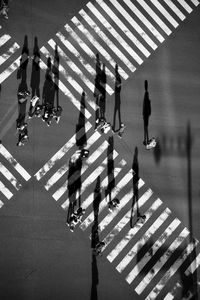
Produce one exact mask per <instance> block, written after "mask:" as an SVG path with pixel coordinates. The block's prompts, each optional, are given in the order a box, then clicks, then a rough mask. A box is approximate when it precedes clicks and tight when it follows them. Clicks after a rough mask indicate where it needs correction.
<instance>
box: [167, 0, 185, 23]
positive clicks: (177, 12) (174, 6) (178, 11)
mask: <svg viewBox="0 0 200 300" xmlns="http://www.w3.org/2000/svg"><path fill="white" fill-rule="evenodd" d="M164 1H165V3H166V4H167V5H168V6H169V7H170V8H171V10H172V11H173V12H174V13H175V14H176V15H177V16H178V17H179V19H181V21H183V20H184V19H185V15H184V14H183V13H182V12H181V11H180V9H179V8H178V7H177V6H176V5H175V4H174V3H173V2H172V1H168V0H164Z"/></svg>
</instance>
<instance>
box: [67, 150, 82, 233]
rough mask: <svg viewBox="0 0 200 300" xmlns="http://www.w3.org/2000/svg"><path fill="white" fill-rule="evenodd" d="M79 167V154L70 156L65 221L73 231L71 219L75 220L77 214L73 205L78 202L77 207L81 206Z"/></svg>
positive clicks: (80, 166)
mask: <svg viewBox="0 0 200 300" xmlns="http://www.w3.org/2000/svg"><path fill="white" fill-rule="evenodd" d="M81 168H82V158H81V157H80V156H78V157H77V156H76V155H74V156H72V157H71V158H70V160H69V169H68V198H69V208H68V213H67V221H66V223H67V224H68V225H69V226H70V230H71V231H73V229H74V226H75V224H74V223H73V221H76V222H77V216H76V213H75V206H76V204H77V202H78V209H80V208H81V185H82V182H81ZM77 211H78V210H77Z"/></svg>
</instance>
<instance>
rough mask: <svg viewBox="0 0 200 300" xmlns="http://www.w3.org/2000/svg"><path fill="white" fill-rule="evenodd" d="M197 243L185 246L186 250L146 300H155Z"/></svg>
mask: <svg viewBox="0 0 200 300" xmlns="http://www.w3.org/2000/svg"><path fill="white" fill-rule="evenodd" d="M197 244H198V241H196V242H195V243H189V244H188V245H187V248H186V249H185V250H184V251H183V253H182V255H181V256H179V258H178V259H177V260H176V261H175V263H174V264H173V265H172V266H171V267H170V269H169V270H168V271H167V272H166V273H165V275H164V276H163V277H162V278H161V279H160V281H159V282H158V283H157V285H156V286H155V288H154V289H153V290H152V291H151V293H150V294H149V295H148V296H147V297H146V300H153V299H156V297H157V296H158V294H159V293H160V291H161V290H162V289H163V288H164V286H165V285H166V283H167V281H168V280H169V278H170V277H172V276H173V275H174V274H175V272H176V271H177V270H178V269H179V267H180V266H181V265H182V263H183V262H184V261H185V259H186V258H187V257H188V256H189V255H190V254H191V252H192V251H193V250H194V249H195V247H196V246H197Z"/></svg>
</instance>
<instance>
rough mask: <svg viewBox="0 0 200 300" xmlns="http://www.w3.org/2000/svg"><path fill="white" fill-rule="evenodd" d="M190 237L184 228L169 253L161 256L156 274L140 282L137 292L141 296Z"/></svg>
mask: <svg viewBox="0 0 200 300" xmlns="http://www.w3.org/2000/svg"><path fill="white" fill-rule="evenodd" d="M188 235H189V231H188V230H187V228H184V229H183V230H182V232H181V233H180V234H179V236H178V237H177V238H176V239H175V240H174V241H173V242H172V243H171V245H170V246H169V248H168V249H167V251H166V252H165V253H164V254H163V255H162V256H161V258H160V260H159V261H157V263H156V264H155V265H154V267H153V268H154V272H149V273H148V274H147V275H146V276H145V277H144V278H143V279H142V281H140V283H139V284H138V286H137V287H136V288H135V291H136V292H137V293H138V294H139V295H140V294H141V293H142V292H143V291H144V289H145V288H146V287H147V285H148V284H149V283H150V282H151V280H152V279H153V277H154V276H155V275H156V274H157V273H158V272H159V270H160V269H161V268H162V266H163V265H164V264H165V263H166V262H167V260H168V259H169V257H170V256H171V255H172V253H173V252H174V251H175V250H176V249H177V248H178V247H179V245H180V244H181V243H182V242H183V241H184V240H185V238H186V237H187V236H188Z"/></svg>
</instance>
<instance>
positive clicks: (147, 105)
mask: <svg viewBox="0 0 200 300" xmlns="http://www.w3.org/2000/svg"><path fill="white" fill-rule="evenodd" d="M144 87H145V93H144V100H143V109H142V115H143V122H144V141H143V144H144V145H145V146H146V145H147V144H148V143H149V131H148V126H149V117H150V115H151V101H150V99H149V92H148V81H147V80H145V82H144Z"/></svg>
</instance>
